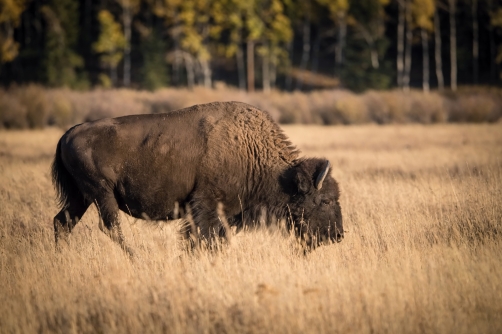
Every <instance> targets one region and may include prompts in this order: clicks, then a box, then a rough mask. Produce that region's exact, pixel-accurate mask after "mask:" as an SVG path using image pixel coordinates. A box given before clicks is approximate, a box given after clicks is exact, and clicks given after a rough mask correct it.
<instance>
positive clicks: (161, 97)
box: [0, 85, 502, 128]
mask: <svg viewBox="0 0 502 334" xmlns="http://www.w3.org/2000/svg"><path fill="white" fill-rule="evenodd" d="M216 87H217V88H216V89H205V88H202V87H196V88H195V89H194V90H193V91H189V90H185V89H167V88H166V89H160V90H158V91H156V92H147V91H134V90H127V89H115V90H103V89H96V90H92V91H86V92H81V91H71V90H68V89H45V88H42V87H40V86H35V85H30V86H26V87H12V88H10V89H7V90H0V128H2V127H4V128H41V127H44V126H45V125H47V124H49V125H57V126H60V127H63V128H65V127H68V126H70V125H73V124H75V123H81V122H84V121H89V120H94V119H98V118H103V117H116V116H122V115H128V114H144V113H161V112H169V111H171V110H176V109H180V108H183V107H188V106H191V105H194V104H199V103H208V102H213V101H228V100H234V101H235V100H238V101H243V102H247V103H249V104H252V105H255V106H257V107H258V108H261V109H264V110H267V111H268V112H269V113H270V114H272V116H273V117H274V119H276V120H278V121H279V122H281V123H285V124H288V123H301V124H328V125H330V124H362V123H377V124H388V123H421V124H429V123H444V122H474V123H480V122H496V121H498V120H499V119H500V117H501V116H502V90H500V89H496V88H491V89H488V88H484V89H483V88H479V87H472V88H463V89H462V90H460V91H459V92H458V93H452V92H444V93H439V92H432V93H429V94H424V93H422V92H419V91H412V92H409V93H404V92H402V91H398V90H395V91H387V92H378V91H369V92H366V93H364V94H354V93H351V92H349V91H344V90H324V91H314V92H310V93H303V92H293V93H285V92H278V91H274V92H271V93H269V94H266V93H262V92H257V93H252V94H247V93H245V92H242V91H239V90H236V89H233V88H228V87H225V86H222V85H217V86H216Z"/></svg>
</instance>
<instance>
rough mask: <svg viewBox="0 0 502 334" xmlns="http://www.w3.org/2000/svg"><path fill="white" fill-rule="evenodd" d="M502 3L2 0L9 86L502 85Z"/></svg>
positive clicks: (2, 69) (0, 30)
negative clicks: (500, 50)
mask: <svg viewBox="0 0 502 334" xmlns="http://www.w3.org/2000/svg"><path fill="white" fill-rule="evenodd" d="M500 4H501V2H500V1H496V0H444V1H439V0H438V1H434V0H392V1H391V0H362V1H354V0H352V1H351V0H334V1H328V0H309V1H301V2H300V1H292V0H247V1H239V0H214V1H209V0H103V1H97V0H1V1H0V43H1V51H0V52H1V57H0V59H1V64H0V81H1V83H2V85H4V86H10V85H12V84H18V85H19V84H27V83H38V84H43V85H46V86H49V87H62V86H66V87H70V88H73V89H87V88H90V87H96V86H99V87H105V88H106V87H131V88H139V89H149V90H154V89H157V88H160V87H169V86H170V87H189V88H192V87H193V86H195V85H201V86H205V87H213V86H214V85H216V84H218V83H220V82H221V83H224V84H225V85H229V86H235V87H238V88H240V89H242V90H246V89H247V90H248V91H253V90H255V89H256V90H263V91H269V90H271V89H274V88H278V89H281V90H286V91H293V90H312V89H317V88H334V87H343V88H347V89H350V90H353V91H364V90H367V89H380V90H381V89H389V88H395V87H399V88H402V89H403V90H409V89H410V87H411V88H419V89H424V90H426V91H427V90H429V89H434V88H440V89H441V88H443V87H444V88H451V89H452V90H456V88H457V85H499V84H500V82H501V79H500V64H499V62H500V61H501V60H502V55H499V46H500V44H502V7H501V6H500Z"/></svg>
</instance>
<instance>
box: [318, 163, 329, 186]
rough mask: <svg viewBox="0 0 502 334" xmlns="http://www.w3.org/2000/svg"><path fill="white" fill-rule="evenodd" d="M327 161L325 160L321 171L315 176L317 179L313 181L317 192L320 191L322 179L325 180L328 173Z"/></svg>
mask: <svg viewBox="0 0 502 334" xmlns="http://www.w3.org/2000/svg"><path fill="white" fill-rule="evenodd" d="M329 166H330V165H329V161H328V160H326V162H325V163H324V166H323V168H322V170H321V171H320V172H319V174H318V175H317V178H316V180H315V187H316V189H317V190H321V188H322V183H323V181H324V179H325V178H326V175H328V172H329Z"/></svg>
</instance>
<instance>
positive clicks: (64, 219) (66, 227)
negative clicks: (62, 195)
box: [54, 194, 90, 248]
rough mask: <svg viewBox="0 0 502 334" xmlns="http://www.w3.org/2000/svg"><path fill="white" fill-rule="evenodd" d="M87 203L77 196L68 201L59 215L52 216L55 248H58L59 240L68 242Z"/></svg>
mask: <svg viewBox="0 0 502 334" xmlns="http://www.w3.org/2000/svg"><path fill="white" fill-rule="evenodd" d="M89 205H90V204H89V203H88V202H87V201H86V200H85V199H84V198H83V196H82V195H80V194H79V196H77V197H76V198H73V199H70V200H69V201H68V202H67V205H66V207H64V208H63V209H62V210H61V211H59V213H58V214H57V215H56V216H54V237H55V241H56V248H58V247H59V242H60V240H61V239H62V240H65V241H68V236H69V234H70V233H71V231H72V230H73V228H74V227H75V225H77V223H78V222H79V221H80V219H81V218H82V216H83V215H84V213H85V211H86V210H87V208H88V207H89Z"/></svg>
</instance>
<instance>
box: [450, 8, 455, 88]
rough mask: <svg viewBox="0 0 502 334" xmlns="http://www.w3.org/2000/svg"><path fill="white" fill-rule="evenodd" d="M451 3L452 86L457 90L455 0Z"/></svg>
mask: <svg viewBox="0 0 502 334" xmlns="http://www.w3.org/2000/svg"><path fill="white" fill-rule="evenodd" d="M449 5H450V65H451V72H450V81H451V82H450V87H451V90H452V91H456V90H457V27H456V22H455V7H456V4H455V0H449Z"/></svg>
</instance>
